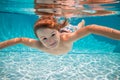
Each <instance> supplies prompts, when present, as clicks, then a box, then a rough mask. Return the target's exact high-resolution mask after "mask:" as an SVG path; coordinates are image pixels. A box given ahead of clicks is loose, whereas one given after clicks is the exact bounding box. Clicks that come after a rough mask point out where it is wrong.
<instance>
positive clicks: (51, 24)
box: [34, 16, 68, 36]
mask: <svg viewBox="0 0 120 80" xmlns="http://www.w3.org/2000/svg"><path fill="white" fill-rule="evenodd" d="M67 24H68V21H67V19H66V18H65V21H64V22H63V23H61V24H60V23H58V22H57V19H56V18H54V17H53V16H42V17H41V18H40V19H38V21H37V22H36V23H35V25H34V32H35V35H36V31H37V30H38V29H39V28H50V29H56V30H58V31H59V30H60V29H61V28H63V27H65V26H66V25H67ZM36 36H37V35H36Z"/></svg>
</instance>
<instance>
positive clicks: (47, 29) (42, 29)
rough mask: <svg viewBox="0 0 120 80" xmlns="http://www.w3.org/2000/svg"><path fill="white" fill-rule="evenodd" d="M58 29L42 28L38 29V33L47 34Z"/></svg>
mask: <svg viewBox="0 0 120 80" xmlns="http://www.w3.org/2000/svg"><path fill="white" fill-rule="evenodd" d="M54 31H56V30H54V29H49V28H40V29H38V30H37V31H36V33H38V34H41V35H46V34H48V35H49V34H51V33H52V32H54Z"/></svg>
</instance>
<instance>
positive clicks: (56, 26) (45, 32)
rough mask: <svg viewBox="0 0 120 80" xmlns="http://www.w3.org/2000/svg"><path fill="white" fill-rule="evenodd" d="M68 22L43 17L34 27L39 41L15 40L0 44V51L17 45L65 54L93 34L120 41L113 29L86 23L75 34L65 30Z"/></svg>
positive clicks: (28, 39)
mask: <svg viewBox="0 0 120 80" xmlns="http://www.w3.org/2000/svg"><path fill="white" fill-rule="evenodd" d="M66 25H67V20H65V21H64V22H63V23H62V24H60V23H58V22H57V20H56V19H55V18H54V17H52V16H42V17H41V18H40V19H39V20H38V21H37V22H36V23H35V26H34V32H35V34H36V36H37V37H38V39H39V40H35V39H30V38H14V39H10V40H7V41H4V42H0V49H2V48H5V47H8V46H11V45H15V44H19V43H20V44H24V45H26V46H29V47H33V48H37V49H40V50H41V51H43V52H47V53H50V54H54V55H60V54H65V53H67V52H69V51H70V50H71V48H72V45H73V42H74V41H76V40H78V39H81V38H83V37H85V36H87V35H89V34H91V33H93V34H98V35H102V36H106V37H109V38H112V39H116V40H120V31H119V30H115V29H112V28H108V27H104V26H99V25H88V26H84V21H82V22H80V23H79V24H78V29H77V30H75V31H74V32H70V31H69V30H65V29H63V28H65V26H66Z"/></svg>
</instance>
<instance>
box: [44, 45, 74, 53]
mask: <svg viewBox="0 0 120 80" xmlns="http://www.w3.org/2000/svg"><path fill="white" fill-rule="evenodd" d="M71 47H72V44H67V43H65V44H64V43H63V44H60V45H59V46H58V47H57V48H55V49H46V50H44V51H45V52H47V53H51V54H58V55H59V54H65V53H68V52H69V51H70V50H71Z"/></svg>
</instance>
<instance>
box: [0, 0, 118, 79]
mask: <svg viewBox="0 0 120 80" xmlns="http://www.w3.org/2000/svg"><path fill="white" fill-rule="evenodd" d="M7 1H8V2H5V1H4V0H1V1H0V42H2V41H5V40H9V39H11V38H16V37H28V38H34V39H37V38H36V37H35V35H34V32H33V26H34V23H35V22H36V21H37V19H38V16H37V15H35V13H34V12H33V11H34V10H33V7H34V4H33V2H34V1H33V0H30V1H28V0H24V1H23V0H21V1H16V0H7ZM11 3H12V4H16V3H17V4H18V3H19V4H18V5H11ZM23 3H24V4H23ZM21 4H23V5H22V6H21ZM6 5H7V6H6ZM110 5H111V6H114V9H113V8H112V10H115V11H117V12H118V13H117V14H114V15H108V16H93V17H90V16H89V17H88V16H86V17H85V16H84V17H70V18H69V22H70V24H71V25H73V26H76V25H77V24H78V23H79V22H80V21H81V20H82V19H84V20H85V22H86V24H85V25H89V24H98V25H103V26H107V27H111V28H114V29H117V30H120V24H119V23H120V15H119V10H120V8H119V5H120V4H119V3H117V4H110ZM0 80H120V41H117V40H112V39H109V38H106V37H103V36H99V35H95V34H90V35H88V36H86V37H84V38H83V39H80V40H78V41H76V42H74V45H73V48H72V50H71V51H70V52H68V54H65V55H60V56H54V55H49V54H47V53H44V52H42V51H39V50H36V49H32V48H29V47H27V46H24V45H22V44H17V45H14V46H11V47H7V48H5V49H2V50H0Z"/></svg>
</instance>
